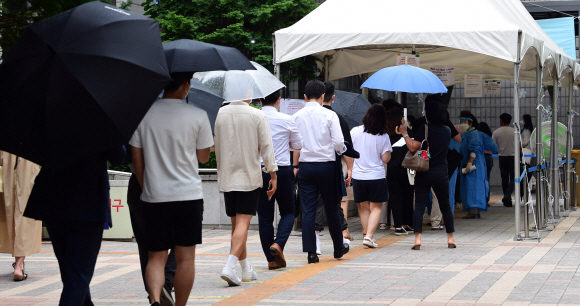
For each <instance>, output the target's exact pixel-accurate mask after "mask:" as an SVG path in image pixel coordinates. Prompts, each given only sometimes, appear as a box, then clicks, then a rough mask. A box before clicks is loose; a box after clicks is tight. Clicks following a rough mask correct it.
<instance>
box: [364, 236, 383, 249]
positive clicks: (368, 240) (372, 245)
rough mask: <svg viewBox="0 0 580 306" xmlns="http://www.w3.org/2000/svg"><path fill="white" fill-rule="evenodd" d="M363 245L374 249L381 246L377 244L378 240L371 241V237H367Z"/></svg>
mask: <svg viewBox="0 0 580 306" xmlns="http://www.w3.org/2000/svg"><path fill="white" fill-rule="evenodd" d="M363 244H364V245H366V246H367V247H369V248H373V249H374V248H376V247H378V246H379V245H378V244H377V242H376V239H371V238H369V237H365V239H364V241H363Z"/></svg>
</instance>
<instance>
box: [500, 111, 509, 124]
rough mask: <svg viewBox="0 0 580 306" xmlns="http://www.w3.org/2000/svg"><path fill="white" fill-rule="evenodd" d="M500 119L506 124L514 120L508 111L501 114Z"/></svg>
mask: <svg viewBox="0 0 580 306" xmlns="http://www.w3.org/2000/svg"><path fill="white" fill-rule="evenodd" d="M499 119H500V120H501V121H503V123H505V124H510V122H512V115H510V114H508V113H503V114H501V115H499Z"/></svg>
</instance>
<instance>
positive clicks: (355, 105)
mask: <svg viewBox="0 0 580 306" xmlns="http://www.w3.org/2000/svg"><path fill="white" fill-rule="evenodd" d="M334 94H335V95H336V97H335V98H334V103H332V109H333V110H334V111H335V112H336V113H337V114H340V115H343V116H344V119H346V123H348V128H349V129H352V128H354V127H355V126H358V125H361V124H362V120H363V118H364V116H365V115H366V113H367V111H368V110H369V108H370V107H371V103H370V102H369V101H368V100H367V99H365V97H364V96H363V95H361V94H357V93H352V92H347V91H342V90H337V91H335V92H334Z"/></svg>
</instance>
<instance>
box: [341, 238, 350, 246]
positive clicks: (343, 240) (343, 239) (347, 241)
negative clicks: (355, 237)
mask: <svg viewBox="0 0 580 306" xmlns="http://www.w3.org/2000/svg"><path fill="white" fill-rule="evenodd" d="M342 244H348V245H350V240H349V239H346V238H344V237H342Z"/></svg>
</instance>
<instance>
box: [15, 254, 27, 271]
mask: <svg viewBox="0 0 580 306" xmlns="http://www.w3.org/2000/svg"><path fill="white" fill-rule="evenodd" d="M24 258H25V257H24V256H22V257H14V259H15V260H14V263H15V265H14V276H23V272H22V271H23V270H24Z"/></svg>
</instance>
